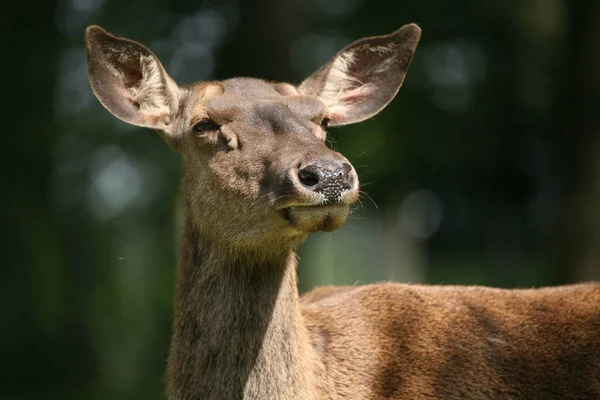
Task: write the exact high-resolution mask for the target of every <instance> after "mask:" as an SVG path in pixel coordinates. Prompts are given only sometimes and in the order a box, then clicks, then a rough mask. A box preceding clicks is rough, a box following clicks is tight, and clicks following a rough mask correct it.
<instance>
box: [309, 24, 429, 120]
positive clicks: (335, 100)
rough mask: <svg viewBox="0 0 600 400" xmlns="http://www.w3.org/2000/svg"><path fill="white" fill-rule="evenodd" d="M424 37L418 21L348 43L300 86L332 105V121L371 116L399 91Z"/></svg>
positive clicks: (361, 118)
mask: <svg viewBox="0 0 600 400" xmlns="http://www.w3.org/2000/svg"><path fill="white" fill-rule="evenodd" d="M420 38H421V29H420V28H419V27H418V26H417V25H415V24H409V25H405V26H403V27H402V28H400V29H398V30H397V31H396V32H394V33H392V34H389V35H385V36H375V37H368V38H363V39H360V40H357V41H356V42H353V43H351V44H350V45H348V46H346V47H344V48H343V49H342V50H341V51H340V52H338V53H337V54H336V55H335V56H334V57H333V58H332V59H331V60H330V61H329V62H328V63H327V64H325V65H323V66H322V67H321V68H319V69H318V70H317V71H316V72H314V73H313V74H312V75H311V76H310V77H308V78H307V79H306V80H305V81H304V82H302V84H301V85H300V86H299V87H298V91H299V92H300V93H302V94H307V95H312V96H317V97H318V98H319V99H320V100H321V101H322V102H323V103H325V105H326V106H327V107H328V108H329V113H330V125H346V124H351V123H355V122H360V121H363V120H365V119H368V118H371V117H372V116H374V115H375V114H377V113H378V112H379V111H381V110H382V109H383V108H384V107H385V106H386V105H387V104H388V103H389V102H390V101H392V99H393V98H394V96H396V93H398V90H399V89H400V86H402V82H403V81H404V76H405V75H406V71H407V70H408V67H409V65H410V62H411V61H412V58H413V54H414V52H415V49H416V48H417V44H418V43H419V39H420Z"/></svg>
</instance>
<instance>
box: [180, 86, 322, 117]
mask: <svg viewBox="0 0 600 400" xmlns="http://www.w3.org/2000/svg"><path fill="white" fill-rule="evenodd" d="M192 90H193V91H194V92H195V97H196V99H197V101H196V102H195V104H196V106H195V107H194V108H195V110H194V111H196V112H197V113H199V114H204V115H208V116H210V117H215V118H216V117H221V118H224V119H228V120H233V119H239V118H244V117H252V118H267V119H269V118H271V117H274V116H280V117H291V116H295V117H296V118H308V119H314V118H319V117H322V116H324V115H325V113H326V112H327V110H326V107H325V105H324V104H323V103H322V102H321V101H320V100H319V99H317V98H316V97H313V96H305V95H301V94H299V93H298V91H297V90H296V88H295V87H293V86H292V85H290V84H287V83H271V82H265V81H263V80H260V79H253V78H233V79H228V80H225V81H221V82H212V83H209V84H200V85H196V86H194V87H192Z"/></svg>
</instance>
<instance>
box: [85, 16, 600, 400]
mask: <svg viewBox="0 0 600 400" xmlns="http://www.w3.org/2000/svg"><path fill="white" fill-rule="evenodd" d="M419 37H420V30H419V29H418V27H416V26H415V25H407V26H405V27H403V28H401V29H400V30H398V31H396V32H394V33H392V34H391V35H386V36H379V37H374V38H365V39H361V40H359V41H357V42H354V43H352V44H350V45H349V46H347V47H346V48H344V49H342V50H341V51H340V52H339V53H338V54H337V55H336V56H335V57H334V58H333V59H332V60H331V61H330V62H329V63H327V64H326V65H324V66H323V67H322V68H320V69H319V70H317V71H316V72H315V73H314V74H313V75H311V76H310V77H309V78H307V79H306V80H305V81H304V82H303V83H302V84H301V85H300V86H298V88H296V87H294V86H292V85H289V84H284V83H269V82H265V81H261V80H257V79H248V78H234V79H230V80H227V81H223V82H204V83H200V84H197V85H192V86H189V87H179V86H178V85H177V84H176V83H175V82H174V81H173V80H172V79H171V78H170V77H169V76H168V75H167V74H166V71H165V70H164V68H163V67H162V65H161V64H160V62H159V61H158V59H157V58H156V56H155V55H154V54H153V53H152V52H151V51H150V50H148V49H147V48H146V47H144V46H143V45H141V44H139V43H137V42H134V41H130V40H127V39H122V38H117V37H115V36H112V35H110V34H108V33H107V32H106V31H104V30H102V29H101V28H99V27H90V28H88V30H87V32H86V45H87V49H88V59H89V70H90V82H91V85H92V88H93V89H94V93H95V94H96V95H97V97H98V98H99V99H100V101H101V102H102V104H103V105H105V107H106V108H107V109H108V110H109V111H111V112H112V113H113V114H114V115H115V116H117V117H118V118H121V119H122V120H124V121H126V122H129V123H132V124H135V125H140V126H146V127H150V128H153V129H156V130H157V131H159V133H160V134H161V136H162V137H163V138H164V139H165V141H166V142H167V143H168V144H169V145H170V146H172V147H173V148H174V149H175V150H177V151H178V152H179V153H181V155H182V158H183V178H182V180H183V190H184V197H185V207H186V213H187V219H186V223H185V229H184V233H183V241H182V246H181V253H180V263H179V269H178V279H177V288H176V296H175V304H174V314H175V315H174V322H173V337H172V342H171V353H170V356H169V360H168V368H167V393H168V397H169V398H170V399H173V400H184V399H185V400H187V399H190V400H191V399H194V400H195V399H220V400H221V399H222V400H233V399H245V400H250V399H261V400H265V399H267V400H269V399H272V400H292V399H294V400H323V399H331V400H338V399H339V400H341V399H350V400H359V399H360V400H367V399H368V400H383V399H396V400H400V399H594V398H600V285H598V284H587V285H575V286H567V287H556V288H546V289H537V290H500V289H491V288H483V287H450V286H448V287H443V286H441V287H435V286H420V285H404V284H394V283H381V284H376V285H368V286H357V287H345V288H336V287H326V288H320V289H317V290H315V291H313V292H311V293H308V294H307V295H305V296H304V297H303V298H301V299H300V298H299V296H298V290H297V282H296V256H295V250H296V248H297V246H299V245H300V244H301V243H302V242H303V240H304V239H305V238H306V236H307V235H308V234H309V233H310V232H312V231H315V230H333V229H335V228H337V227H338V226H339V225H340V224H341V223H343V222H344V220H345V218H346V216H347V212H348V207H349V205H350V204H352V203H353V202H354V201H355V200H356V197H357V190H358V189H357V188H358V181H357V178H356V174H355V172H354V170H353V169H352V168H351V167H349V168H350V170H349V173H348V176H347V179H348V182H349V183H348V185H349V186H348V187H349V188H350V189H344V190H345V191H343V192H342V193H341V194H340V196H339V198H337V199H336V200H333V201H332V200H328V199H325V198H324V197H323V196H322V195H320V194H319V193H317V192H315V191H314V190H311V189H310V188H308V189H307V187H306V185H303V184H302V183H301V181H300V180H299V171H300V170H301V168H303V166H305V165H311V164H314V165H325V166H326V165H334V164H335V165H338V164H339V163H347V160H346V159H345V158H344V157H343V156H342V155H341V154H339V153H336V152H333V151H331V150H330V149H328V148H327V147H326V146H325V145H324V143H323V142H324V140H325V130H324V128H323V126H324V125H325V122H326V120H327V119H329V120H331V123H332V124H333V125H344V124H347V123H353V122H358V121H361V120H364V119H366V118H369V117H371V116H372V115H374V114H376V113H377V112H379V111H380V110H381V109H382V108H383V107H384V106H385V105H386V104H387V103H388V102H389V101H391V99H392V98H393V97H394V96H395V95H396V93H397V91H398V89H399V88H400V86H401V84H402V82H403V79H404V76H405V73H406V70H407V69H408V66H409V64H410V61H411V59H412V55H413V52H414V50H415V48H416V46H417V42H418V40H419ZM202 121H204V122H205V123H206V121H210V124H212V125H210V124H209V125H210V127H211V128H210V129H204V130H201V131H195V130H194V128H193V127H194V126H200V125H201V124H202ZM198 124H200V125H198ZM336 163H337V164H336Z"/></svg>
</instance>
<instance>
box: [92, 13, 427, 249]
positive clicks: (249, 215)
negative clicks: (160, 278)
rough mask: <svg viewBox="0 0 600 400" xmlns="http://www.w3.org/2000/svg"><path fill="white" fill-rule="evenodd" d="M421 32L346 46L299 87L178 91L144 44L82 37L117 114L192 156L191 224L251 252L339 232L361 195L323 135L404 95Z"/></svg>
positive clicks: (241, 82)
mask: <svg viewBox="0 0 600 400" xmlns="http://www.w3.org/2000/svg"><path fill="white" fill-rule="evenodd" d="M419 38H420V29H419V28H418V27H417V26H416V25H407V26H404V27H403V28H401V29H399V30H398V31H396V32H394V33H392V34H391V35H387V36H380V37H373V38H365V39H361V40H359V41H356V42H354V43H352V44H350V45H349V46H347V47H345V48H344V49H342V50H341V51H340V52H339V53H338V54H337V55H336V56H335V57H333V59H332V60H331V61H330V62H328V63H327V64H325V65H324V66H322V67H321V68H320V69H319V70H317V71H316V72H315V73H314V74H312V75H311V76H310V77H308V78H307V79H306V80H305V81H304V82H302V84H300V85H299V86H298V87H295V86H293V85H290V84H286V83H269V82H265V81H262V80H258V79H250V78H234V79H229V80H226V81H221V82H202V83H199V84H195V85H192V86H179V85H177V84H176V83H175V81H173V80H172V79H171V78H170V77H169V76H168V74H167V73H166V71H165V70H164V68H163V66H162V64H161V63H160V62H159V60H158V58H157V57H156V56H155V55H154V54H153V53H152V52H151V51H150V50H149V49H147V48H146V47H144V46H143V45H141V44H139V43H137V42H134V41H131V40H128V39H124V38H117V37H115V36H113V35H111V34H109V33H107V32H106V31H104V30H103V29H102V28H99V27H96V26H92V27H89V28H88V29H87V31H86V45H87V50H88V66H89V75H90V82H91V85H92V88H93V90H94V93H95V94H96V96H97V97H98V99H99V100H100V101H101V103H102V104H103V105H104V106H105V107H106V108H107V109H108V110H109V111H110V112H112V113H113V114H114V115H115V116H117V117H118V118H120V119H122V120H124V121H126V122H129V123H131V124H134V125H138V126H144V127H149V128H153V129H155V130H157V131H158V132H159V133H160V135H161V136H162V137H163V139H164V140H165V141H166V142H167V143H168V144H169V145H170V146H171V147H172V148H174V149H175V150H176V151H178V152H179V153H180V154H181V155H182V157H183V160H184V169H183V171H184V176H183V187H184V191H185V198H186V203H187V206H188V212H189V213H192V214H193V215H190V216H189V217H190V218H191V219H192V221H194V222H195V223H196V224H197V225H198V226H202V227H207V228H206V229H204V231H206V232H207V234H208V235H213V236H214V237H215V238H218V239H219V240H225V241H230V242H235V243H237V244H240V245H247V246H253V245H255V244H257V243H261V244H263V245H264V244H265V243H272V244H274V243H277V242H280V240H281V239H286V240H287V239H291V240H292V241H293V240H297V239H302V238H303V237H305V236H306V234H307V233H310V232H314V231H318V230H323V231H332V230H334V229H336V228H337V227H339V226H340V225H341V224H342V223H343V222H344V220H345V219H346V217H347V215H348V209H349V206H350V205H351V204H352V203H353V202H354V201H356V199H357V198H358V177H357V175H356V172H355V170H354V168H353V167H352V165H351V164H350V162H349V161H348V160H347V159H346V158H345V157H344V156H342V155H341V154H339V153H337V152H334V151H332V150H330V149H329V148H328V147H327V146H326V145H325V138H326V135H327V132H326V130H327V127H328V126H335V125H345V124H349V123H354V122H359V121H363V120H365V119H367V118H370V117H371V116H373V115H375V114H376V113H378V112H379V111H380V110H381V109H383V108H384V107H385V105H387V104H388V103H389V102H390V101H391V100H392V99H393V97H394V96H395V95H396V93H397V92H398V89H399V88H400V86H401V84H402V82H403V80H404V76H405V73H406V70H407V68H408V66H409V64H410V61H411V59H412V56H413V53H414V50H415V48H416V45H417V43H418V40H419Z"/></svg>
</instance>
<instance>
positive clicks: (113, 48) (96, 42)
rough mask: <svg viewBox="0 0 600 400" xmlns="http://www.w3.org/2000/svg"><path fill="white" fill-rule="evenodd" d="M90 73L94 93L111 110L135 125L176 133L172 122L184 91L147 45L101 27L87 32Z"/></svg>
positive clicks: (92, 28) (86, 40) (94, 27)
mask: <svg viewBox="0 0 600 400" xmlns="http://www.w3.org/2000/svg"><path fill="white" fill-rule="evenodd" d="M85 44H86V48H87V58H88V71H89V78H90V84H91V86H92V90H93V91H94V94H95V95H96V97H97V98H98V100H100V102H101V103H102V105H104V107H106V109H107V110H108V111H110V112H111V113H112V114H114V115H115V116H116V117H118V118H120V119H121V120H123V121H125V122H128V123H130V124H133V125H137V126H143V127H147V128H153V129H158V130H161V131H163V132H164V133H165V134H166V135H167V136H168V135H170V134H171V135H172V134H174V132H172V129H171V126H172V124H171V122H172V120H173V118H174V116H175V114H176V112H177V110H178V108H179V101H180V97H181V90H180V89H179V87H178V86H177V84H176V83H175V81H174V80H173V79H171V77H169V75H167V73H166V72H165V69H164V68H163V66H162V64H161V63H160V61H158V58H157V57H156V56H155V55H154V54H153V53H152V52H151V51H150V50H149V49H148V48H147V47H145V46H144V45H142V44H140V43H138V42H135V41H133V40H129V39H124V38H119V37H116V36H113V35H111V34H110V33H108V32H106V31H105V30H104V29H102V28H100V27H99V26H90V27H88V28H87V29H86V31H85Z"/></svg>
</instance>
